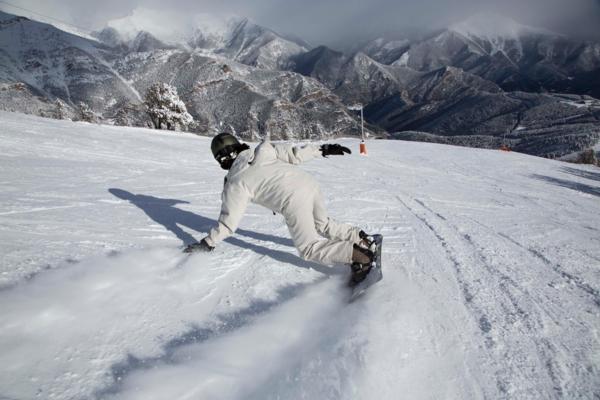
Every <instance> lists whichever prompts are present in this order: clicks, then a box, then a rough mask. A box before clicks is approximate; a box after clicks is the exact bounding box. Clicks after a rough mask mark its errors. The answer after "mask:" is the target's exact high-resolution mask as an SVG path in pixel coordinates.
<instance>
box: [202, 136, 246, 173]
mask: <svg viewBox="0 0 600 400" xmlns="http://www.w3.org/2000/svg"><path fill="white" fill-rule="evenodd" d="M248 148H249V147H248V146H247V145H244V144H241V143H240V142H239V141H238V140H237V139H236V138H235V137H233V135H232V134H230V133H227V132H222V133H219V134H218V135H217V136H215V137H214V138H213V140H212V142H211V144H210V150H211V151H212V153H213V156H214V157H215V160H217V161H218V162H219V164H221V168H223V169H229V168H231V166H232V165H233V162H234V161H235V159H236V157H237V155H238V154H239V153H240V152H242V151H243V150H245V149H248Z"/></svg>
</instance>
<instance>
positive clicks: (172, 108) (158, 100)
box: [144, 83, 194, 130]
mask: <svg viewBox="0 0 600 400" xmlns="http://www.w3.org/2000/svg"><path fill="white" fill-rule="evenodd" d="M144 103H145V104H146V107H147V109H148V115H150V119H151V120H152V123H153V124H154V128H155V129H165V128H166V129H168V130H175V129H176V128H177V126H182V127H185V126H187V125H189V124H190V123H192V122H193V121H194V119H193V118H192V116H191V115H190V114H189V113H188V112H187V108H186V107H185V104H184V103H183V101H181V100H180V99H179V96H178V95H177V89H175V88H174V87H173V86H171V85H169V84H166V83H155V84H154V85H152V86H150V88H149V89H148V91H147V92H146V98H145V101H144Z"/></svg>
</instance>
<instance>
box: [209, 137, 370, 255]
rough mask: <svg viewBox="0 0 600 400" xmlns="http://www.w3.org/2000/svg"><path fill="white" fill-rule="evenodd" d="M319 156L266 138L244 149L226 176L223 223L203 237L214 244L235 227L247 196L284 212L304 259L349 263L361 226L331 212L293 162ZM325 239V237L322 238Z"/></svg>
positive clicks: (314, 150) (307, 147) (315, 149)
mask: <svg viewBox="0 0 600 400" xmlns="http://www.w3.org/2000/svg"><path fill="white" fill-rule="evenodd" d="M317 156H319V157H320V156H321V153H320V151H319V148H318V147H316V146H313V145H304V146H302V147H294V146H292V145H285V144H271V143H270V142H268V141H265V142H262V143H261V144H260V145H258V146H257V147H256V148H255V149H254V150H251V149H249V150H245V151H242V152H241V153H240V154H239V155H238V157H237V158H236V160H235V162H234V163H233V165H232V167H231V169H230V170H229V173H228V174H227V176H226V178H225V185H224V188H223V195H222V201H223V203H222V206H221V215H220V216H219V224H218V226H217V227H216V228H214V229H212V230H211V231H210V234H209V235H208V236H207V237H206V238H205V240H206V242H207V243H208V244H209V245H210V246H213V247H214V246H215V245H216V244H217V243H218V242H220V241H222V240H223V239H225V238H226V237H228V236H230V235H232V234H233V232H235V230H236V229H237V227H238V224H239V222H240V220H241V218H242V216H243V214H244V211H245V210H246V206H247V204H248V202H249V201H251V202H253V203H255V204H260V205H262V206H264V207H266V208H268V209H270V210H272V211H274V212H276V213H279V214H281V215H283V216H284V217H285V221H286V223H287V225H288V228H289V231H290V234H291V236H292V240H293V241H294V245H295V246H296V248H297V249H298V252H299V254H300V256H301V257H302V258H304V259H306V260H311V261H316V262H320V263H323V264H332V263H336V262H339V263H351V262H352V244H353V243H358V242H359V240H360V238H359V232H360V229H359V228H356V227H352V226H350V225H347V224H340V223H338V222H335V221H334V220H332V219H331V218H328V217H327V212H326V210H325V206H324V204H323V200H322V198H321V191H320V189H319V185H318V183H317V182H316V181H315V179H314V178H313V177H312V176H310V175H309V174H308V173H306V172H305V171H303V170H302V169H301V168H298V167H296V166H294V165H292V164H300V163H302V162H304V161H308V160H311V159H313V158H314V157H317ZM322 236H324V237H326V238H327V239H323V237H322Z"/></svg>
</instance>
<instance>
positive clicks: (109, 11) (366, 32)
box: [0, 0, 600, 45]
mask: <svg viewBox="0 0 600 400" xmlns="http://www.w3.org/2000/svg"><path fill="white" fill-rule="evenodd" d="M3 1H4V0H2V2H0V9H1V10H3V11H6V12H11V13H21V15H26V14H27V13H26V12H25V11H23V10H18V9H15V8H13V7H10V6H8V5H6V4H4V2H3ZM6 2H8V3H11V4H14V5H17V6H21V7H24V8H28V9H31V10H34V11H37V12H39V13H41V14H45V15H47V16H50V17H55V18H58V19H61V20H64V21H66V22H69V23H72V24H75V25H77V26H80V27H84V28H88V29H90V30H93V29H98V28H102V27H103V26H104V24H105V23H106V21H108V20H110V19H114V18H120V17H124V16H127V15H128V14H130V13H131V12H132V10H134V9H135V8H136V7H145V8H153V9H163V8H165V7H168V8H170V9H173V8H176V9H179V10H181V11H182V12H185V13H198V12H219V13H231V14H237V15H241V16H247V17H250V18H251V19H253V20H254V21H255V22H257V23H259V24H261V25H264V26H267V27H269V28H272V29H274V30H275V31H278V32H281V33H288V34H294V35H296V36H299V37H301V38H304V39H305V40H307V41H309V42H310V43H312V44H314V45H317V44H321V43H325V44H329V45H336V44H341V43H344V42H352V41H353V40H355V39H357V38H361V37H365V36H372V35H376V34H379V33H382V32H385V31H398V30H405V29H411V30H414V29H415V28H416V29H423V30H432V29H438V28H443V27H445V26H447V25H448V24H450V23H452V22H457V21H459V20H462V19H465V18H466V17H468V16H470V15H472V14H475V13H478V12H487V11H495V12H501V13H503V14H505V15H508V16H510V17H512V18H515V19H516V20H518V21H519V22H521V23H525V24H529V25H534V26H538V27H543V28H547V29H551V30H555V31H559V32H561V33H567V34H576V35H585V36H588V37H594V38H596V39H600V0H368V1H367V0H363V1H359V0H345V1H344V0H170V1H168V0H167V1H165V0H100V1H99V0H6ZM32 17H35V16H32Z"/></svg>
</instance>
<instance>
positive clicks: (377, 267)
mask: <svg viewBox="0 0 600 400" xmlns="http://www.w3.org/2000/svg"><path fill="white" fill-rule="evenodd" d="M373 240H374V241H375V246H376V248H375V252H374V253H375V259H374V260H373V266H372V267H371V270H370V271H369V274H368V275H367V277H366V278H365V279H364V280H363V281H362V282H360V283H358V284H356V285H354V286H352V294H351V295H350V302H353V301H354V300H356V299H357V298H359V297H360V296H362V295H363V294H364V293H365V291H366V290H367V289H368V288H369V287H371V286H373V285H374V284H376V283H377V282H379V281H380V280H382V279H383V273H382V272H381V247H382V245H383V236H382V235H373Z"/></svg>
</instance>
